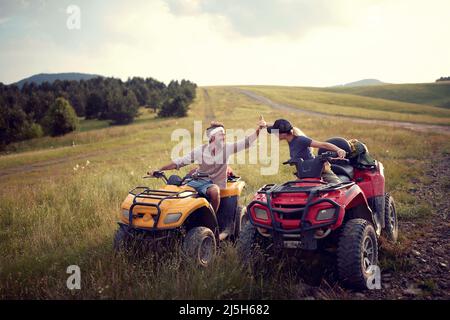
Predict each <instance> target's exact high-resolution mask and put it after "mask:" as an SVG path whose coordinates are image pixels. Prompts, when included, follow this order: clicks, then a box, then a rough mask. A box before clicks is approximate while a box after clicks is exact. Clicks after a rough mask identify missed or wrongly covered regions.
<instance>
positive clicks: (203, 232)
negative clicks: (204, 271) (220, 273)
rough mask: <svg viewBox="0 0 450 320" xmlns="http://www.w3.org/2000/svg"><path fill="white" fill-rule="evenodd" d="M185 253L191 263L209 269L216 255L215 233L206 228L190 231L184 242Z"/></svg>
mask: <svg viewBox="0 0 450 320" xmlns="http://www.w3.org/2000/svg"><path fill="white" fill-rule="evenodd" d="M183 252H184V254H185V255H186V256H187V258H188V260H190V261H191V262H193V263H195V264H197V265H200V266H202V267H207V266H208V265H209V264H211V262H212V261H213V259H214V256H215V255H216V238H215V237H214V233H213V232H212V231H211V229H209V228H206V227H194V228H192V229H190V230H189V231H188V233H187V234H186V236H185V238H184V241H183Z"/></svg>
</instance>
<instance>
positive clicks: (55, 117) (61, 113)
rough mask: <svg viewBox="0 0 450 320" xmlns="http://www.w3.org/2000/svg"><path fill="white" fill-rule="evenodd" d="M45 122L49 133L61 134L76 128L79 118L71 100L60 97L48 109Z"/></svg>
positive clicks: (53, 134)
mask: <svg viewBox="0 0 450 320" xmlns="http://www.w3.org/2000/svg"><path fill="white" fill-rule="evenodd" d="M43 124H44V128H45V131H46V132H47V133H48V134H50V135H52V136H59V135H64V134H66V133H69V132H72V131H74V130H76V129H77V127H78V118H77V115H76V113H75V110H74V109H73V107H72V106H71V105H70V103H69V101H67V100H66V99H64V98H58V99H56V100H55V102H54V103H53V104H52V105H51V106H50V108H49V109H48V111H47V113H46V115H45V118H44V120H43Z"/></svg>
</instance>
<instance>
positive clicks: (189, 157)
mask: <svg viewBox="0 0 450 320" xmlns="http://www.w3.org/2000/svg"><path fill="white" fill-rule="evenodd" d="M201 150H202V149H201V147H199V148H196V149H194V150H192V151H191V152H189V153H188V154H186V155H185V156H183V157H180V158H177V159H175V160H173V161H172V162H171V163H169V164H167V165H165V166H162V167H161V168H160V169H158V170H154V171H149V172H147V174H148V175H149V176H150V175H153V172H155V171H166V170H174V169H179V168H181V167H184V166H187V165H188V164H191V163H193V162H194V161H195V159H196V156H198V155H199V152H201Z"/></svg>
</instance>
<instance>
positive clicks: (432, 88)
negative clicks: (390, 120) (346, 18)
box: [317, 82, 450, 108]
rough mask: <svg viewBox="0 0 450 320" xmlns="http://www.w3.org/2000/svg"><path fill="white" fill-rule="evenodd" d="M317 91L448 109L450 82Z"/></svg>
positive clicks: (337, 88) (449, 104)
mask: <svg viewBox="0 0 450 320" xmlns="http://www.w3.org/2000/svg"><path fill="white" fill-rule="evenodd" d="M317 90H320V91H327V92H335V93H346V94H354V95H359V96H365V97H372V98H380V99H387V100H397V101H403V102H410V103H418V104H425V105H431V106H436V107H443V108H450V82H442V83H416V84H386V85H377V86H362V87H333V88H320V89H317Z"/></svg>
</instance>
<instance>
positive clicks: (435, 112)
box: [241, 86, 450, 126]
mask: <svg viewBox="0 0 450 320" xmlns="http://www.w3.org/2000/svg"><path fill="white" fill-rule="evenodd" d="M376 87H378V86H376ZM241 88H242V89H245V90H251V91H253V92H256V93H258V94H261V95H263V96H265V97H267V98H269V99H271V100H274V101H276V102H281V103H286V104H289V105H292V106H295V107H298V108H300V109H302V110H307V111H313V112H320V113H324V114H330V115H338V116H350V117H357V118H364V119H378V120H391V121H405V122H415V123H427V124H439V125H446V126H448V125H450V110H449V109H445V108H438V107H434V106H430V105H422V104H414V103H406V102H399V101H394V100H386V99H379V98H371V97H363V96H359V95H353V94H347V93H346V91H345V90H343V92H344V93H335V92H328V91H323V90H326V89H321V88H304V87H275V86H243V87H241Z"/></svg>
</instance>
